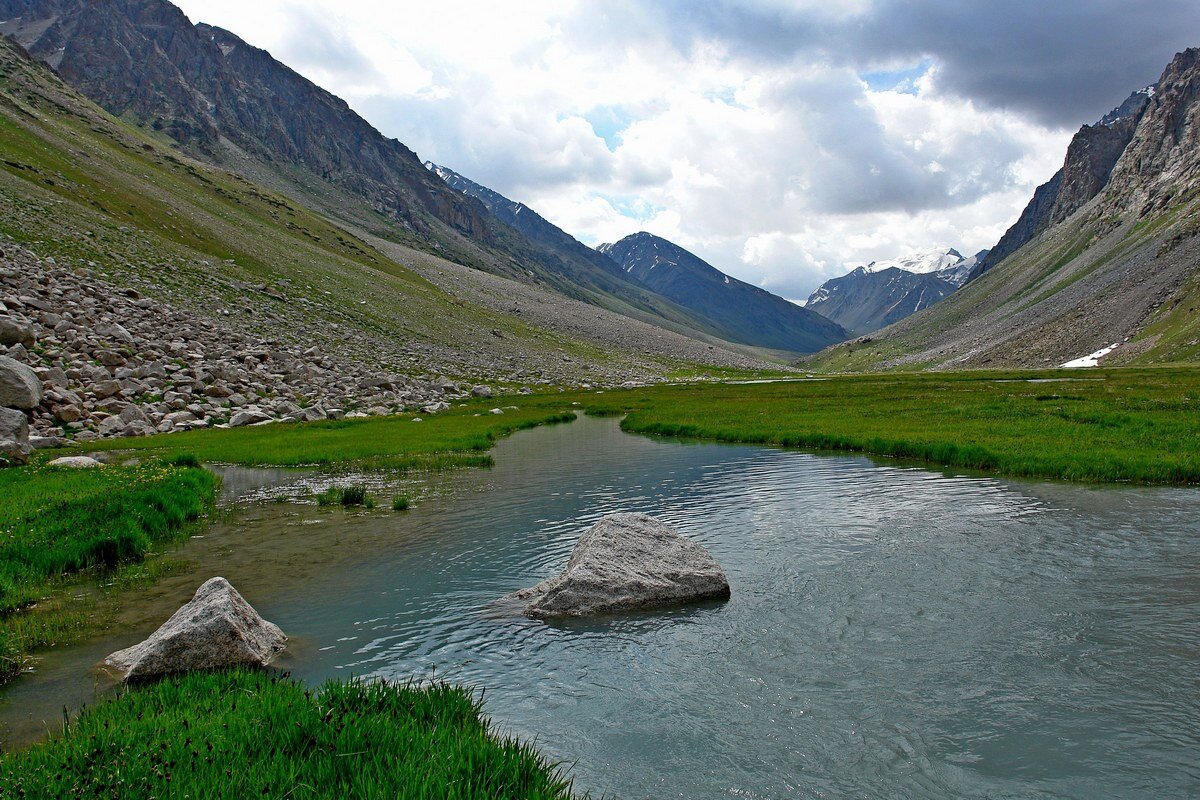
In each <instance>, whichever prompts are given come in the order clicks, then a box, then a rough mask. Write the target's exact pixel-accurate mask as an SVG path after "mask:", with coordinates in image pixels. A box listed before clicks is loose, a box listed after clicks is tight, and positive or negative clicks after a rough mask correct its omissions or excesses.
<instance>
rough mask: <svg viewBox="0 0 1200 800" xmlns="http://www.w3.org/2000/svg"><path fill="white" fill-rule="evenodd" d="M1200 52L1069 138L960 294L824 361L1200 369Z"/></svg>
mask: <svg viewBox="0 0 1200 800" xmlns="http://www.w3.org/2000/svg"><path fill="white" fill-rule="evenodd" d="M1197 234H1200V49H1195V48H1193V49H1189V50H1186V51H1184V52H1182V53H1179V54H1177V55H1176V56H1175V58H1174V59H1173V60H1172V61H1171V63H1170V64H1169V65H1167V67H1166V69H1165V71H1164V72H1163V74H1162V77H1161V78H1160V79H1159V80H1158V82H1157V83H1156V84H1154V86H1153V87H1149V88H1146V89H1141V90H1138V91H1136V92H1134V93H1133V94H1132V95H1131V96H1130V97H1129V98H1128V99H1127V100H1125V101H1124V102H1122V103H1121V104H1120V106H1118V107H1117V108H1115V109H1114V110H1113V111H1112V112H1111V113H1110V114H1108V115H1106V116H1105V117H1104V118H1103V119H1102V120H1100V121H1098V122H1097V123H1096V124H1094V125H1084V126H1082V127H1081V128H1080V129H1079V131H1078V132H1077V133H1076V134H1075V136H1074V138H1073V139H1072V141H1071V143H1070V146H1069V147H1068V148H1067V154H1066V157H1065V159H1064V162H1063V166H1062V169H1061V170H1059V171H1058V172H1057V173H1056V174H1055V175H1054V176H1053V177H1052V178H1051V179H1050V181H1048V182H1047V183H1046V184H1044V185H1042V186H1041V187H1039V188H1038V189H1037V191H1036V192H1035V193H1034V196H1033V198H1032V199H1031V200H1030V202H1029V205H1028V206H1027V207H1026V209H1025V211H1024V212H1023V213H1022V214H1021V216H1020V219H1019V220H1018V221H1017V223H1016V224H1014V225H1013V226H1012V227H1011V228H1010V229H1009V230H1008V232H1007V233H1006V234H1005V235H1004V237H1003V238H1002V239H1001V241H1000V242H999V243H998V244H997V246H996V247H995V248H994V249H993V250H992V251H991V252H990V253H989V254H988V255H987V257H986V258H985V259H983V261H982V262H981V263H980V264H978V265H977V266H976V267H975V269H974V270H973V272H972V277H971V279H970V280H969V281H968V282H967V283H966V285H965V286H964V287H963V288H962V289H960V290H959V291H957V292H955V293H954V294H952V295H951V296H949V297H947V298H946V299H945V300H943V301H941V302H939V303H937V304H936V305H934V306H932V307H930V308H928V309H925V310H924V311H921V312H918V313H916V314H914V315H912V316H910V317H908V318H906V319H904V320H902V321H900V322H898V323H896V324H894V325H892V326H889V327H887V328H885V329H883V330H880V331H877V332H874V333H873V334H871V336H870V337H860V338H859V339H855V340H852V341H849V342H846V343H844V344H842V345H838V346H835V347H833V348H831V349H830V350H828V351H826V352H824V353H822V354H821V355H820V356H819V357H818V358H817V359H816V363H818V364H822V365H827V366H829V367H831V368H834V367H836V368H838V369H879V368H913V367H920V368H970V367H1009V366H1021V367H1033V366H1036V367H1042V366H1057V365H1060V364H1065V363H1068V362H1073V361H1075V360H1077V359H1079V358H1080V357H1082V356H1086V355H1088V354H1090V353H1097V352H1099V351H1101V350H1107V352H1106V354H1105V356H1104V357H1103V358H1102V361H1101V363H1105V364H1122V363H1140V364H1157V363H1178V362H1191V361H1194V360H1196V359H1197V358H1198V357H1200V315H1198V314H1197V313H1196V309H1197V306H1198V305H1200V266H1198V265H1200V236H1198V235H1197Z"/></svg>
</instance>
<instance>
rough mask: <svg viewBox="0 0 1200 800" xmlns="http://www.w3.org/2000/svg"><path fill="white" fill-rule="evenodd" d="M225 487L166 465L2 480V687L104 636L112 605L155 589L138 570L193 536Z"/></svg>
mask: <svg viewBox="0 0 1200 800" xmlns="http://www.w3.org/2000/svg"><path fill="white" fill-rule="evenodd" d="M217 485H218V480H217V478H216V476H215V475H213V474H212V473H211V472H208V471H207V470H203V469H199V468H198V467H196V466H190V467H189V466H176V465H172V464H169V463H165V462H163V463H152V464H144V465H138V466H117V465H111V466H107V467H105V468H103V469H91V470H71V469H59V468H55V467H50V466H47V465H46V464H45V463H43V462H39V463H36V464H35V465H33V466H29V467H24V468H20V469H15V468H14V469H6V470H0V497H3V498H4V502H3V503H2V504H0V685H3V684H4V683H5V682H7V681H8V680H11V679H12V678H13V677H15V676H16V675H18V674H19V673H20V672H21V670H22V669H23V668H24V667H25V665H26V664H27V663H28V661H29V658H30V655H31V654H32V653H33V652H34V651H37V650H44V649H46V648H49V647H54V646H56V645H61V644H66V643H69V642H72V641H77V640H79V639H81V638H85V637H87V636H88V635H90V634H92V633H94V632H95V631H96V630H99V629H102V628H103V627H104V626H105V625H106V624H107V623H108V622H109V620H110V619H111V616H112V609H113V605H114V603H113V598H112V597H110V596H106V595H111V594H112V593H114V592H119V591H120V590H121V589H122V588H125V587H128V586H130V585H132V584H136V583H138V582H140V581H144V580H147V579H152V578H153V574H154V572H155V569H149V570H147V569H145V568H139V567H138V562H141V561H142V559H143V558H144V557H145V556H146V554H147V553H149V552H150V551H151V550H152V549H154V548H156V547H161V546H163V545H165V544H168V543H170V542H173V541H178V540H179V538H180V537H182V536H186V535H187V532H188V531H189V530H190V529H191V527H192V526H193V525H194V524H195V523H196V522H197V521H198V520H199V519H200V518H201V517H202V516H203V515H204V514H205V513H206V512H207V511H208V510H209V509H210V508H211V507H212V502H213V496H214V493H215V491H216V488H217ZM156 568H157V569H162V568H169V562H163V563H159V564H157V565H156Z"/></svg>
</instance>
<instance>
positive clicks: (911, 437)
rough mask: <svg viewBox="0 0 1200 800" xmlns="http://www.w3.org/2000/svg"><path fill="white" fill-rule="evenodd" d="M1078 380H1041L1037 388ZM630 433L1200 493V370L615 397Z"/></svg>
mask: <svg viewBox="0 0 1200 800" xmlns="http://www.w3.org/2000/svg"><path fill="white" fill-rule="evenodd" d="M1059 378H1067V379H1070V380H1069V381H1067V382H1052V383H1030V382H1029V379H1059ZM587 410H588V412H589V413H606V414H620V413H627V414H628V416H627V417H626V418H625V420H624V421H623V423H622V427H623V428H624V429H625V430H627V431H629V432H632V433H642V434H649V435H656V436H675V437H687V438H695V439H710V440H715V441H725V442H746V443H755V444H769V445H780V446H785V447H803V448H811V449H827V450H844V451H857V452H864V453H871V454H875V455H879V456H890V457H896V458H903V459H914V460H920V461H924V462H927V463H930V464H933V465H938V466H950V467H963V468H967V469H974V470H985V471H989V472H994V473H997V474H1002V475H1009V476H1016V477H1029V478H1053V479H1059V480H1067V481H1081V482H1133V483H1150V484H1196V483H1200V369H1197V368H1179V369H1166V368H1164V369H1138V370H1075V371H1047V372H1020V373H998V372H992V373H986V372H973V373H940V374H938V373H933V374H918V375H899V374H886V375H873V376H853V377H834V378H830V379H828V380H820V381H807V382H792V383H774V384H760V385H754V386H730V385H722V386H704V387H698V386H694V387H670V388H656V389H646V390H638V391H633V392H628V393H606V394H605V395H602V396H599V397H593V398H592V399H589V400H588V401H587Z"/></svg>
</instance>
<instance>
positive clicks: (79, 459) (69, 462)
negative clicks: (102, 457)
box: [46, 456, 100, 469]
mask: <svg viewBox="0 0 1200 800" xmlns="http://www.w3.org/2000/svg"><path fill="white" fill-rule="evenodd" d="M46 466H49V467H61V468H63V469H95V468H96V467H98V466H100V462H99V461H97V460H96V459H94V458H92V457H90V456H63V457H62V458H56V459H54V460H53V461H51V462H50V463H49V464H47V465H46Z"/></svg>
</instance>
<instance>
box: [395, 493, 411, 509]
mask: <svg viewBox="0 0 1200 800" xmlns="http://www.w3.org/2000/svg"><path fill="white" fill-rule="evenodd" d="M411 507H412V501H411V500H409V499H408V498H407V497H405V496H404V495H402V494H398V495H396V496H395V497H393V498H392V511H408V509H409V508H411Z"/></svg>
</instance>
